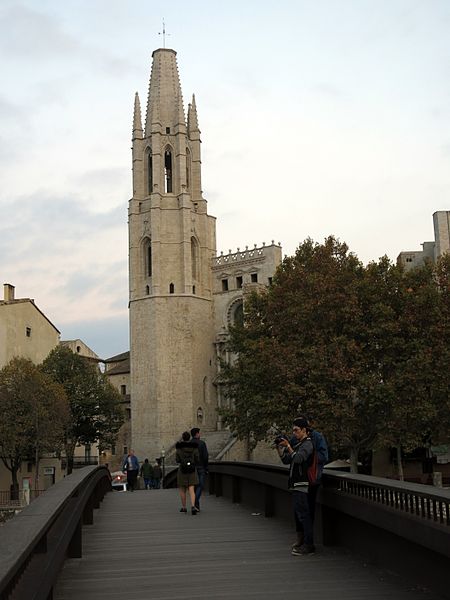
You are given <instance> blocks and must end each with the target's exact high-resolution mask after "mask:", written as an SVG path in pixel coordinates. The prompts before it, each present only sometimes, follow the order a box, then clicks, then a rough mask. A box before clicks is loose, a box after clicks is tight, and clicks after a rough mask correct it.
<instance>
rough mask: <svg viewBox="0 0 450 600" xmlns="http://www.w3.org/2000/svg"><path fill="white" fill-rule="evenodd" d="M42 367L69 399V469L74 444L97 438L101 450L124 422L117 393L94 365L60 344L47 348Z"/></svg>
mask: <svg viewBox="0 0 450 600" xmlns="http://www.w3.org/2000/svg"><path fill="white" fill-rule="evenodd" d="M42 370H43V372H45V373H47V374H48V375H50V376H51V377H52V378H53V379H54V380H55V381H57V382H58V383H60V384H61V385H62V386H63V387H64V389H65V391H66V394H67V398H68V400H69V407H70V420H69V423H68V426H67V427H66V430H65V436H64V448H65V452H66V457H67V465H68V467H67V470H68V473H71V472H72V469H73V457H74V452H75V447H76V446H77V444H83V445H84V444H93V443H96V442H97V443H98V444H99V447H100V450H101V449H102V448H105V447H108V446H110V445H111V444H112V443H114V440H115V438H116V436H117V432H118V431H119V429H120V427H121V425H122V424H123V422H124V412H123V407H122V404H121V397H120V394H119V393H118V391H117V390H116V389H115V388H114V387H113V386H112V385H111V383H110V382H109V381H108V379H107V377H106V375H105V374H103V373H101V372H100V371H99V370H98V368H97V367H96V366H95V365H93V364H92V363H90V362H89V361H88V360H87V359H86V358H83V357H81V356H80V355H78V354H75V353H73V352H71V351H70V350H69V349H68V348H65V347H63V346H58V347H56V348H55V349H54V350H52V351H51V352H50V354H49V355H48V357H47V358H46V359H45V360H44V362H43V364H42Z"/></svg>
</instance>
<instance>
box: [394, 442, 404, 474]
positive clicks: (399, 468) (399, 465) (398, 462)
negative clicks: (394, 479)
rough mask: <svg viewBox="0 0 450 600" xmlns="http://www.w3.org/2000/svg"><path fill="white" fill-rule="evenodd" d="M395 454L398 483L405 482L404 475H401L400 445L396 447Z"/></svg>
mask: <svg viewBox="0 0 450 600" xmlns="http://www.w3.org/2000/svg"><path fill="white" fill-rule="evenodd" d="M396 452H397V470H398V478H399V480H400V481H404V480H405V474H404V473H403V463H402V449H401V447H400V445H397V447H396Z"/></svg>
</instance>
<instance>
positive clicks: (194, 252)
mask: <svg viewBox="0 0 450 600" xmlns="http://www.w3.org/2000/svg"><path fill="white" fill-rule="evenodd" d="M191 266H192V279H193V280H194V281H197V280H198V266H199V265H198V242H197V240H196V239H195V237H191Z"/></svg>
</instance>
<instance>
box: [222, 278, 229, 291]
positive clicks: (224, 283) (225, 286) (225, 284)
mask: <svg viewBox="0 0 450 600" xmlns="http://www.w3.org/2000/svg"><path fill="white" fill-rule="evenodd" d="M222 292H228V279H222Z"/></svg>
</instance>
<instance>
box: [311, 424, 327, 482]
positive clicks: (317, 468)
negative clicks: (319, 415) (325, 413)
mask: <svg viewBox="0 0 450 600" xmlns="http://www.w3.org/2000/svg"><path fill="white" fill-rule="evenodd" d="M310 437H311V441H312V445H313V453H312V456H311V457H310V459H309V461H308V469H307V474H308V481H309V483H310V485H318V484H319V483H320V479H321V476H322V470H323V466H324V464H326V463H327V462H328V448H327V444H326V441H325V438H324V437H323V435H322V434H321V433H319V432H318V431H312V432H311V434H310Z"/></svg>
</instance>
